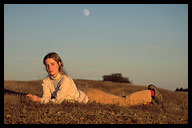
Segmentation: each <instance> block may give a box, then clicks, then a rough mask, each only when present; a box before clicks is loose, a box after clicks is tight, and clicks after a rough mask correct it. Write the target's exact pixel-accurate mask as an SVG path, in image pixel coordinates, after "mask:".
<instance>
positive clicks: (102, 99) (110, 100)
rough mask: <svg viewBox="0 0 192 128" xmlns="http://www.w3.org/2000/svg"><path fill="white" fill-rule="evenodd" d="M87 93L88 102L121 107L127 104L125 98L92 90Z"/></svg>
mask: <svg viewBox="0 0 192 128" xmlns="http://www.w3.org/2000/svg"><path fill="white" fill-rule="evenodd" d="M85 93H86V95H87V96H88V102H96V103H102V104H117V105H120V104H122V103H124V102H125V98H122V97H120V96H116V95H112V94H109V93H106V92H104V91H101V90H98V89H91V90H88V91H86V92H85Z"/></svg>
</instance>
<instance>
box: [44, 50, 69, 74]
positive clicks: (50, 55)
mask: <svg viewBox="0 0 192 128" xmlns="http://www.w3.org/2000/svg"><path fill="white" fill-rule="evenodd" d="M48 58H52V59H54V60H55V61H56V62H57V64H58V65H59V62H60V63H61V65H59V73H60V74H62V75H67V76H68V74H67V72H66V71H65V70H64V68H63V62H62V60H61V58H60V56H59V55H58V54H57V53H55V52H51V53H48V54H47V55H46V56H45V57H44V59H43V63H44V65H46V64H45V60H46V59H48Z"/></svg>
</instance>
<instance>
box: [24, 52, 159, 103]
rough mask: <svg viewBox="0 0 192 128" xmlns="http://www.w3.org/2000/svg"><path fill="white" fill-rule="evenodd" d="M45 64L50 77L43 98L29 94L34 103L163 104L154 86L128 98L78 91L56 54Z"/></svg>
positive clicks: (44, 81) (47, 77)
mask: <svg viewBox="0 0 192 128" xmlns="http://www.w3.org/2000/svg"><path fill="white" fill-rule="evenodd" d="M43 63H44V65H45V67H46V70H47V72H48V76H46V77H45V78H44V79H43V82H42V87H43V96H42V97H38V96H36V95H32V94H27V95H26V96H27V97H28V98H29V99H30V100H32V101H34V102H40V103H42V104H46V103H48V102H52V103H57V104H60V103H62V102H63V101H64V100H67V101H71V102H74V101H77V102H79V103H88V102H96V103H102V104H116V105H119V106H131V105H140V104H148V103H158V104H162V95H161V94H160V92H159V91H158V90H157V88H156V87H155V86H154V85H152V84H151V85H149V86H148V89H146V90H142V91H137V92H134V93H132V94H130V95H128V96H126V97H120V96H116V95H112V94H109V93H106V92H103V91H101V90H98V89H90V90H88V91H86V92H83V91H81V90H79V89H77V87H76V85H75V83H74V81H73V79H72V78H71V77H70V76H69V75H68V74H67V73H66V72H65V71H64V69H63V62H62V60H61V58H60V57H59V55H58V54H57V53H55V52H53V53H49V54H47V55H46V56H45V57H44V59H43Z"/></svg>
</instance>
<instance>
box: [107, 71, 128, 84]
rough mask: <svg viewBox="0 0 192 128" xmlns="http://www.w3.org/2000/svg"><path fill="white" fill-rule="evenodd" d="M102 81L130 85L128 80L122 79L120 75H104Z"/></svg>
mask: <svg viewBox="0 0 192 128" xmlns="http://www.w3.org/2000/svg"><path fill="white" fill-rule="evenodd" d="M103 81H113V82H119V83H130V84H131V83H132V82H131V81H129V78H126V77H123V76H122V74H121V73H112V74H110V75H104V76H103Z"/></svg>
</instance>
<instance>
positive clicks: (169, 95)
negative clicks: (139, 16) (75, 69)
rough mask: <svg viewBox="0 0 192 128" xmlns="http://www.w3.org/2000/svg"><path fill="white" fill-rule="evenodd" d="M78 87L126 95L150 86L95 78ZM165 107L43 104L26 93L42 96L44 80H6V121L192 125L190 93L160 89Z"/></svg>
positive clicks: (16, 122) (12, 122)
mask: <svg viewBox="0 0 192 128" xmlns="http://www.w3.org/2000/svg"><path fill="white" fill-rule="evenodd" d="M74 81H75V83H76V85H77V87H78V89H80V90H82V91H85V90H88V89H93V88H97V89H100V90H103V91H105V92H108V93H111V94H115V95H119V96H124V95H128V94H130V93H132V92H135V91H139V90H143V89H146V88H147V86H141V85H140V86H139V85H131V84H126V83H115V82H106V81H105V82H103V81H94V80H80V79H75V80H74ZM159 90H160V92H161V93H162V94H163V98H164V107H165V110H163V109H162V108H161V107H160V106H158V105H140V106H132V107H119V106H116V105H103V104H98V103H88V104H80V103H68V102H63V103H62V104H59V105H55V104H50V103H48V104H40V103H34V102H30V101H28V100H27V99H26V98H25V96H24V95H25V94H27V93H31V94H35V95H38V96H42V87H41V81H40V80H39V81H4V124H188V93H187V92H174V91H169V90H166V89H162V88H159Z"/></svg>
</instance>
